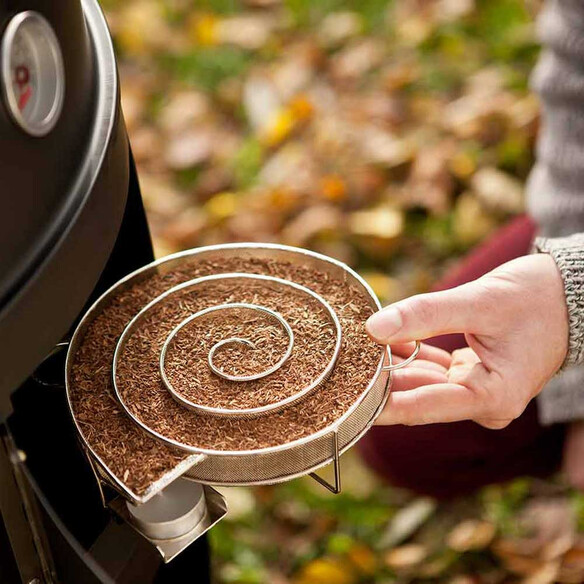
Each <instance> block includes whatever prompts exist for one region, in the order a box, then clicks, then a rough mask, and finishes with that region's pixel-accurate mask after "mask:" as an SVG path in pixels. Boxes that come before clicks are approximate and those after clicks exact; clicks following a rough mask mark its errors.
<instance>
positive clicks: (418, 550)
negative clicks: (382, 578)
mask: <svg viewBox="0 0 584 584" xmlns="http://www.w3.org/2000/svg"><path fill="white" fill-rule="evenodd" d="M427 557H428V549H427V548H426V546H424V545H422V544H418V543H410V544H407V545H403V546H401V547H397V548H394V549H392V550H389V551H388V552H386V553H385V554H384V556H383V558H384V561H385V565H386V566H387V567H388V568H391V569H393V570H395V571H396V572H404V571H408V570H411V569H412V568H414V567H416V566H418V565H419V564H421V563H422V562H423V561H424V560H425V559H426V558H427Z"/></svg>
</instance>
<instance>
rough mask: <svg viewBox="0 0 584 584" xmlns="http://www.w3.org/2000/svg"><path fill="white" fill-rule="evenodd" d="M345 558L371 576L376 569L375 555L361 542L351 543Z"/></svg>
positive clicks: (360, 570)
mask: <svg viewBox="0 0 584 584" xmlns="http://www.w3.org/2000/svg"><path fill="white" fill-rule="evenodd" d="M346 557H347V559H348V560H349V561H350V562H351V564H353V565H354V566H355V567H356V568H357V569H358V570H359V572H361V573H362V574H365V575H368V576H373V575H374V574H375V572H376V570H377V556H376V555H375V554H374V553H373V551H372V550H371V549H370V548H369V547H367V546H366V545H364V544H362V543H355V544H353V545H352V546H351V547H350V548H349V550H348V551H347V553H346Z"/></svg>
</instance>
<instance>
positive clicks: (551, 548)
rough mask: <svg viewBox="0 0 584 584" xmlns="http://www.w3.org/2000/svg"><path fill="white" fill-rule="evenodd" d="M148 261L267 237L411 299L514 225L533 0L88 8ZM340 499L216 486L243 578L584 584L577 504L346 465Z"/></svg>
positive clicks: (383, 293) (232, 575) (129, 0)
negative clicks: (102, 34) (136, 190)
mask: <svg viewBox="0 0 584 584" xmlns="http://www.w3.org/2000/svg"><path fill="white" fill-rule="evenodd" d="M103 4H104V8H105V9H106V12H107V16H108V20H109V22H110V26H111V28H112V32H113V34H114V38H115V42H116V47H117V51H118V55H119V65H120V72H121V77H122V99H123V106H124V113H125V117H126V122H127V126H128V130H129V133H130V137H131V140H132V147H133V151H134V156H135V158H136V162H137V164H138V168H139V173H140V180H141V183H142V190H143V195H144V200H145V203H146V207H147V211H148V215H149V219H150V223H151V228H152V233H153V236H154V239H155V245H156V251H157V254H158V255H164V254H166V253H170V252H173V251H177V250H180V249H184V248H189V247H196V246H200V245H205V244H211V243H219V242H225V241H250V240H252V241H273V242H281V243H286V244H291V245H298V246H303V247H308V248H311V249H315V250H317V251H321V252H324V253H326V254H328V255H332V256H334V257H337V258H339V259H341V260H343V261H345V262H347V263H349V264H350V265H351V266H353V267H355V268H356V269H357V270H359V272H360V273H361V274H362V275H363V276H364V277H365V278H366V279H367V280H368V281H369V282H370V284H371V285H372V287H373V288H374V290H375V291H376V293H377V294H378V296H379V297H380V298H381V300H382V301H383V302H391V301H393V300H396V299H398V298H401V297H403V296H406V295H409V294H413V293H417V292H421V291H425V290H427V289H428V288H429V287H430V286H431V285H432V283H433V282H435V281H436V279H437V278H438V277H439V276H440V275H441V274H442V273H444V271H445V270H447V269H448V267H449V266H450V265H452V263H453V262H455V261H456V259H457V258H458V257H460V256H461V255H462V254H463V253H464V252H465V251H467V250H468V249H470V248H471V247H472V246H474V245H476V244H477V243H479V242H480V241H482V240H483V239H484V238H485V237H487V236H488V235H489V234H491V233H492V232H493V231H495V230H496V229H497V228H498V227H499V226H501V225H503V224H504V223H505V222H507V221H508V220H509V219H510V218H511V217H512V216H514V215H516V214H518V213H520V212H522V210H523V207H524V203H523V184H524V180H525V178H526V176H527V173H528V172H529V168H530V166H531V164H532V161H533V154H532V152H533V144H534V140H535V135H536V131H537V125H538V105H537V101H536V100H535V99H534V97H533V96H531V95H530V94H529V92H528V90H527V79H528V74H529V71H530V70H531V68H532V66H533V64H534V62H535V59H536V57H537V52H538V47H537V43H536V42H535V37H534V27H533V16H534V13H535V12H536V10H537V8H538V2H537V1H535V0H532V1H531V2H530V1H527V2H523V1H521V0H393V1H388V0H240V1H238V0H198V1H196V2H195V1H189V0H124V1H122V0H104V2H103ZM343 466H344V473H343V477H344V479H345V488H344V492H343V494H342V495H339V496H332V495H331V496H329V495H327V494H326V493H325V492H323V489H322V488H320V487H319V486H318V485H316V483H313V482H311V481H310V480H309V479H306V480H300V481H294V482H292V483H289V484H285V485H282V486H278V487H265V488H259V489H229V490H228V491H227V492H226V494H227V497H228V499H229V505H230V509H231V513H230V516H229V518H228V519H227V520H226V521H224V522H223V523H221V524H220V525H219V526H218V527H217V528H215V529H214V530H213V532H212V536H211V539H212V544H213V548H214V554H213V557H214V562H215V564H216V577H217V580H218V581H219V582H222V583H239V584H256V583H257V584H259V583H263V582H266V583H270V584H284V583H287V582H292V583H295V584H358V583H360V582H363V583H365V582H380V583H390V582H417V581H427V582H456V583H457V584H463V583H481V582H484V583H491V582H492V583H493V584H494V583H499V582H520V581H522V582H528V583H532V584H539V583H542V584H543V583H548V582H566V583H568V582H574V583H576V582H582V581H584V542H583V541H582V539H581V537H580V535H579V533H580V531H579V528H582V527H583V525H582V524H583V523H584V498H582V497H581V496H579V495H577V494H575V493H573V492H571V491H570V490H569V489H568V488H566V487H565V486H563V485H562V483H561V480H554V481H549V482H541V481H537V482H534V481H529V480H517V481H515V482H514V483H512V484H510V485H507V486H502V487H490V488H487V489H485V490H484V491H483V492H481V493H479V494H477V495H476V497H474V498H472V499H470V500H463V501H457V502H453V503H451V504H448V505H444V504H442V505H437V504H436V503H435V502H434V501H431V500H428V499H421V498H415V497H413V496H411V495H409V494H407V493H402V492H399V491H397V490H395V489H391V488H388V487H386V486H385V485H383V484H381V483H380V481H379V480H378V479H376V478H375V477H374V476H372V475H371V474H370V473H369V472H368V470H367V469H366V468H364V467H363V465H362V463H361V462H360V461H359V459H358V456H357V455H356V454H354V453H350V454H348V455H346V456H345V457H344V458H343Z"/></svg>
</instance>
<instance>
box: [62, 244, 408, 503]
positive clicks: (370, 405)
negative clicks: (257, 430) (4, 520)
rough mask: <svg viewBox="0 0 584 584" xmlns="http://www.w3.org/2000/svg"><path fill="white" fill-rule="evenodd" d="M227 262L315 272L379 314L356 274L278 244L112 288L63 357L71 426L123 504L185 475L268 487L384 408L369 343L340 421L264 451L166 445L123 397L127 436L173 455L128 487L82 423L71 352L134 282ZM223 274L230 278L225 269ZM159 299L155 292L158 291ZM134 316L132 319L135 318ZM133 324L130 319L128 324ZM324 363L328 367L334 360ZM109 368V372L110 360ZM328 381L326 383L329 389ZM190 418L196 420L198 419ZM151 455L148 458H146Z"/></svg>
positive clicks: (346, 443) (387, 363)
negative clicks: (369, 366)
mask: <svg viewBox="0 0 584 584" xmlns="http://www.w3.org/2000/svg"><path fill="white" fill-rule="evenodd" d="M229 258H242V259H244V260H249V261H251V262H253V261H280V262H288V263H291V264H295V265H299V266H303V267H306V268H310V269H314V270H316V271H318V272H319V273H322V274H325V275H326V278H331V279H334V280H335V281H337V282H340V283H342V284H343V285H346V286H351V287H352V288H353V289H355V290H357V291H358V292H359V294H360V295H361V296H362V297H363V298H364V299H366V303H367V304H368V306H369V308H370V311H371V313H373V312H375V311H377V310H379V309H380V308H381V307H380V304H379V301H378V300H377V298H376V297H375V295H374V293H373V292H372V290H371V288H370V287H369V286H368V285H367V284H366V283H365V281H364V280H363V279H362V278H361V277H360V276H359V275H357V274H356V273H355V272H354V271H353V270H351V269H350V268H349V267H347V266H346V265H344V264H343V263H341V262H338V261H336V260H334V259H331V258H328V257H326V256H323V255H320V254H317V253H313V252H309V251H306V250H302V249H296V248H291V247H286V246H280V245H268V244H227V245H218V246H210V247H205V248H199V249H195V250H189V251H186V252H181V253H179V254H175V255H172V256H169V257H167V258H163V259H161V260H159V261H157V262H154V263H152V264H150V265H148V266H145V267H144V268H142V269H140V270H137V271H136V272H134V273H132V274H130V275H129V276H127V277H126V278H124V279H123V280H121V281H119V282H118V283H117V284H115V285H114V286H113V287H112V288H111V289H110V290H108V291H107V292H106V293H105V294H104V295H103V296H102V297H101V298H100V299H99V300H98V301H97V302H96V303H95V304H94V305H93V306H92V307H91V309H90V310H89V311H88V312H87V313H86V315H85V316H84V318H83V320H82V321H81V323H80V324H79V326H78V328H77V330H76V332H75V334H74V336H73V339H72V341H71V343H70V346H69V351H68V355H67V395H68V399H69V405H70V408H71V412H72V415H73V420H74V422H75V424H76V427H77V429H78V431H79V435H80V439H81V442H82V445H83V447H84V449H85V451H86V452H87V453H88V456H89V457H90V460H91V461H92V462H93V463H94V464H95V465H96V466H97V467H98V470H99V475H100V477H101V478H104V477H106V478H107V479H108V480H109V481H110V482H111V483H112V484H113V485H114V486H115V487H116V488H117V489H118V490H119V491H120V492H122V493H123V494H125V495H126V496H128V497H129V498H132V499H134V500H146V499H147V498H149V497H150V496H152V494H154V493H155V492H156V491H158V490H160V489H161V488H164V486H165V485H167V484H168V483H169V482H171V481H172V480H174V479H175V478H176V477H177V476H178V475H183V474H184V476H186V477H188V478H191V479H193V480H197V481H199V482H202V483H209V484H213V485H257V484H268V483H275V482H280V481H284V480H288V479H292V478H294V477H298V476H301V475H306V474H308V473H311V472H313V471H314V470H316V469H317V468H319V467H321V466H323V465H326V464H328V463H330V462H332V461H334V460H336V459H337V457H338V454H339V453H341V452H343V451H344V450H346V449H347V448H349V447H350V446H351V445H352V444H354V443H355V442H356V441H357V440H358V439H359V437H360V436H362V435H363V433H364V432H365V431H366V430H367V429H368V428H369V427H370V426H371V425H372V424H373V422H374V420H375V418H376V417H377V415H378V414H379V413H380V411H381V409H382V408H383V406H384V404H385V401H386V399H387V396H388V393H389V385H390V372H389V371H388V367H391V354H390V352H389V350H385V349H384V348H383V347H379V346H376V345H373V344H369V345H368V347H367V350H368V351H373V352H375V354H376V355H377V356H376V358H375V359H376V362H377V366H376V368H375V371H374V372H373V374H372V375H371V378H370V380H369V381H368V383H366V384H363V387H362V388H359V391H358V393H357V394H356V395H355V398H354V400H353V401H352V403H351V404H350V406H349V407H346V408H345V409H344V411H343V412H342V413H341V414H340V415H337V416H335V417H334V418H333V419H331V420H330V422H327V423H326V425H324V426H323V427H321V428H320V429H318V430H317V431H314V432H313V433H311V434H310V435H307V436H306V435H305V436H302V437H300V438H296V439H291V440H289V441H287V440H284V441H282V443H278V444H273V445H270V446H268V447H262V448H252V449H247V450H233V449H232V450H229V449H214V448H206V447H201V446H198V445H196V444H192V443H191V444H185V443H182V444H181V443H180V442H179V443H177V441H173V440H170V439H169V438H168V436H165V435H164V433H161V432H159V431H157V430H156V429H155V428H153V427H149V425H148V424H147V423H144V420H141V419H140V417H139V416H137V415H136V413H135V412H132V410H131V409H130V408H128V407H127V405H126V404H124V403H123V399H122V400H121V403H119V404H118V410H119V409H120V406H121V410H122V412H123V413H124V414H126V415H128V416H129V419H132V421H133V424H130V425H129V426H127V432H128V434H130V433H132V432H133V433H135V432H140V433H144V434H145V435H148V436H151V437H154V438H155V439H156V440H157V441H159V442H162V443H164V444H165V445H166V447H168V448H170V450H171V451H172V452H173V453H176V461H175V462H174V464H172V465H170V466H171V467H170V468H165V469H164V472H162V471H161V472H159V473H158V474H155V475H154V476H153V477H152V481H151V483H150V484H147V485H145V486H142V485H141V486H140V488H135V487H132V486H129V485H127V484H126V482H127V481H126V478H125V477H124V473H121V472H120V471H118V470H116V469H114V468H112V467H113V465H112V464H111V463H109V462H108V460H106V458H107V456H106V454H107V453H104V451H103V450H100V448H98V444H97V440H98V437H96V435H95V432H94V431H90V430H88V426H91V420H87V419H86V418H83V419H80V415H79V411H78V410H79V403H80V402H79V400H80V398H79V395H77V394H76V384H78V383H79V381H78V380H77V378H76V377H75V375H73V367H74V363H75V360H76V356H77V354H78V353H81V354H82V353H83V352H84V351H88V350H89V348H88V347H86V346H84V343H85V336H86V334H87V331H88V329H89V328H90V327H91V326H92V323H94V321H96V319H98V318H99V317H100V315H102V313H103V312H104V310H105V309H106V308H107V307H108V306H110V304H111V303H112V299H115V298H116V297H118V296H119V295H120V294H123V292H124V291H126V290H129V289H130V288H131V287H134V286H136V284H140V283H141V282H143V281H146V280H147V279H149V278H151V277H152V275H153V274H157V275H158V276H161V277H162V280H164V278H166V277H167V276H168V275H171V274H177V273H179V274H181V281H182V282H183V283H184V282H187V281H192V280H193V278H192V276H191V277H189V273H188V272H189V269H190V268H189V266H190V267H192V266H196V265H198V264H199V263H201V262H206V263H207V264H208V265H216V266H217V271H218V272H221V271H222V269H221V265H222V264H223V263H225V261H226V260H228V259H229ZM223 271H225V270H223ZM226 271H227V272H230V271H231V270H226ZM260 272H261V271H260V270H255V271H254V273H260ZM290 280H292V278H290ZM169 282H170V283H169V285H168V286H167V288H166V291H168V290H169V289H170V288H172V287H173V286H176V284H177V282H176V280H172V279H169ZM163 292H164V291H163ZM157 294H160V291H159V292H158V293H157ZM157 294H154V295H151V296H145V297H144V302H143V305H142V307H141V308H144V307H145V306H147V305H148V303H152V302H154V301H156V296H157ZM235 301H237V299H236V300H235ZM132 317H136V313H134V314H133V315H132ZM131 320H132V319H131V318H130V319H129V321H128V322H130V321H131ZM171 328H173V327H171ZM174 328H176V327H174ZM119 332H121V331H116V333H117V337H116V343H119V337H120V335H119ZM341 334H342V331H341ZM346 342H351V339H347V340H346ZM117 346H118V348H119V346H120V345H119V344H118V345H117ZM95 361H96V372H95V373H96V375H98V374H99V375H104V374H107V375H109V377H110V378H111V377H112V373H111V368H110V369H109V370H108V371H105V372H104V370H103V369H104V366H103V364H102V365H99V360H98V359H96V360H95ZM330 362H333V363H334V359H333V360H332V361H330ZM111 365H112V366H113V359H112V363H111ZM401 365H402V364H400V366H401ZM86 377H87V376H86ZM331 379H333V377H331ZM323 380H326V378H325V377H323ZM330 381H331V380H328V383H329V384H330ZM326 388H327V383H323V384H316V386H315V387H314V388H311V391H312V392H313V393H311V394H310V395H312V396H316V395H318V392H320V391H326ZM111 389H113V387H112V388H111ZM106 393H107V392H106ZM113 393H114V392H112V394H113ZM112 394H108V395H104V396H103V399H104V400H109V399H111V397H112ZM117 397H118V399H119V398H120V394H119V392H118V396H117ZM294 399H296V398H294ZM300 399H306V398H305V397H304V395H301V396H300ZM291 401H294V400H291ZM295 403H296V402H294V403H292V406H291V407H294V404H295ZM185 411H187V410H185ZM116 413H117V412H116ZM188 415H190V416H194V417H196V416H204V415H205V414H204V413H202V412H199V411H192V409H191V410H188ZM272 415H275V414H274V413H272V412H270V411H268V412H266V413H265V414H264V415H263V416H262V417H264V416H267V417H269V416H272ZM208 418H209V416H208V417H207V419H208ZM192 419H193V420H195V419H196V418H192ZM124 428H126V426H124ZM144 448H150V450H152V448H151V447H149V446H148V445H146V446H145V447H144ZM150 450H149V451H148V452H149V453H150V454H151V452H150ZM181 453H182V454H181ZM133 454H134V453H130V454H129V455H128V464H130V463H131V462H132V460H133V458H132V455H133ZM135 454H136V457H137V456H138V455H140V456H141V455H142V454H143V453H138V452H136V453H135ZM163 454H164V456H166V457H167V458H168V456H167V454H166V451H164V453H161V455H160V456H161V457H162V456H163ZM154 462H156V460H154ZM185 470H186V473H185Z"/></svg>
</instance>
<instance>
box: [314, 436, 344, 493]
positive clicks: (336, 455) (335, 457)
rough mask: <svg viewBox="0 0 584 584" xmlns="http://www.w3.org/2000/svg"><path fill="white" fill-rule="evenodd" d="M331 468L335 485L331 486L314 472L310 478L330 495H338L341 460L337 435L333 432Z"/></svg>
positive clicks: (339, 490)
mask: <svg viewBox="0 0 584 584" xmlns="http://www.w3.org/2000/svg"><path fill="white" fill-rule="evenodd" d="M333 467H334V471H335V484H334V485H331V484H330V483H329V482H328V481H326V480H325V479H323V478H322V477H321V476H319V475H317V474H316V473H314V472H311V473H310V476H311V477H312V478H313V479H314V480H315V481H316V482H317V483H319V484H321V485H322V486H323V487H325V488H326V489H328V490H329V491H330V492H331V493H334V494H335V495H338V494H339V493H340V492H341V458H340V455H339V434H338V432H333Z"/></svg>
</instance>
